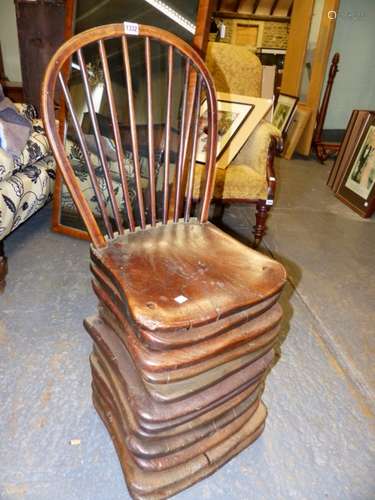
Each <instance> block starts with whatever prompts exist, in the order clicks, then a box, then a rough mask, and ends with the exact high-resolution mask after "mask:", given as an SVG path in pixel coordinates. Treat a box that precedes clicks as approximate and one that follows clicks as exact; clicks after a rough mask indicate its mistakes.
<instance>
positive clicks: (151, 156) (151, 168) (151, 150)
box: [145, 36, 156, 226]
mask: <svg viewBox="0 0 375 500" xmlns="http://www.w3.org/2000/svg"><path fill="white" fill-rule="evenodd" d="M145 58H146V80H147V133H148V173H149V191H150V205H151V226H155V224H156V184H155V145H154V123H153V115H152V76H151V44H150V38H149V37H148V36H146V37H145Z"/></svg>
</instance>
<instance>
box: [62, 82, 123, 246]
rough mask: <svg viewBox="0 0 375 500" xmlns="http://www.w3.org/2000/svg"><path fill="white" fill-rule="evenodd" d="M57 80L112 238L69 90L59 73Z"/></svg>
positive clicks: (110, 227) (103, 202)
mask: <svg viewBox="0 0 375 500" xmlns="http://www.w3.org/2000/svg"><path fill="white" fill-rule="evenodd" d="M58 78H59V81H60V85H61V88H62V90H63V94H64V97H65V101H66V104H67V106H68V110H69V113H70V116H71V117H72V121H73V126H74V129H75V131H76V134H77V137H78V140H79V144H80V146H81V151H82V154H83V157H84V159H85V162H86V165H87V169H88V172H89V176H90V179H91V182H92V186H93V189H94V192H95V196H96V199H97V201H98V205H99V208H100V212H101V214H102V217H103V222H104V225H105V228H106V230H107V231H108V235H109V236H110V237H111V238H113V229H112V224H111V221H110V219H109V214H108V210H107V207H106V204H105V201H104V197H103V193H102V190H101V189H100V186H99V183H98V179H97V178H96V174H95V168H94V166H93V164H92V162H91V159H90V153H89V150H88V147H87V144H86V141H85V137H84V134H83V131H82V128H81V125H80V123H79V121H78V117H77V115H76V112H75V110H74V106H73V101H72V96H71V95H70V92H69V90H68V88H67V86H66V83H65V81H64V77H63V75H62V74H61V73H59V75H58Z"/></svg>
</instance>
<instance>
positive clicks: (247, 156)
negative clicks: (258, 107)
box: [232, 120, 282, 207]
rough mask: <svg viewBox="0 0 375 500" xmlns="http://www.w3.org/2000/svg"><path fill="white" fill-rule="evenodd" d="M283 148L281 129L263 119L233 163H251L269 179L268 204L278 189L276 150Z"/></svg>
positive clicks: (251, 165) (256, 170)
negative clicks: (275, 167)
mask: <svg viewBox="0 0 375 500" xmlns="http://www.w3.org/2000/svg"><path fill="white" fill-rule="evenodd" d="M281 150H282V137H281V134H280V131H279V130H278V129H277V128H276V127H275V126H274V125H272V123H270V122H267V121H265V120H262V121H261V122H260V123H259V125H258V126H257V128H256V129H255V130H254V132H253V133H252V134H251V136H250V137H249V139H248V140H247V141H246V142H245V144H244V146H243V147H242V149H241V150H240V152H239V153H238V155H237V156H236V158H235V159H234V160H233V162H232V164H234V165H240V164H245V165H249V166H250V167H251V168H252V169H253V170H254V171H255V172H257V173H258V174H259V175H261V176H264V177H265V178H266V181H267V198H266V205H267V206H269V207H270V206H272V205H273V199H274V194H275V189H276V176H275V171H274V167H273V162H274V158H275V155H276V152H278V151H281Z"/></svg>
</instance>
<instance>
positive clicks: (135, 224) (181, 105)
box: [41, 23, 217, 248]
mask: <svg viewBox="0 0 375 500" xmlns="http://www.w3.org/2000/svg"><path fill="white" fill-rule="evenodd" d="M115 43H117V45H114V44H115ZM130 49H131V50H130ZM132 54H133V56H134V55H135V58H134V57H133V59H132ZM163 58H164V63H163V64H164V66H163V64H162V65H161V66H163V67H164V69H165V71H164V74H165V75H166V78H165V81H164V83H165V88H164V89H163V90H162V92H161V94H159V92H155V87H157V86H156V85H155V78H156V79H157V80H158V81H160V80H161V79H160V73H161V72H160V64H159V66H158V64H157V61H160V60H161V59H163ZM113 61H116V64H115V66H116V67H115V69H114V70H113V68H111V64H112V62H113ZM120 66H121V67H120ZM140 66H142V67H140ZM71 67H73V68H76V70H75V71H74V70H71V69H70V68H71ZM67 68H69V70H67ZM77 70H78V71H77ZM178 70H180V71H181V73H182V78H181V79H180V80H182V84H178V83H179V82H180V80H179V82H177V81H175V80H176V71H178ZM134 71H135V72H136V74H137V81H136V82H134ZM155 72H156V76H155ZM69 74H70V75H71V78H72V79H73V80H74V88H76V87H77V83H78V80H80V82H79V83H80V84H81V85H82V88H83V94H84V97H85V102H86V109H87V113H86V124H85V129H86V130H84V127H83V120H82V119H81V117H80V110H79V109H77V105H76V103H77V99H75V98H74V96H72V93H71V91H70V87H69V84H68V81H67V80H68V78H67V75H69ZM97 75H101V82H102V88H103V89H104V92H103V94H104V98H105V100H106V102H107V110H108V115H109V116H108V120H107V123H106V126H107V128H109V129H110V131H111V135H112V137H113V143H114V146H115V148H114V149H115V157H116V161H117V165H118V172H117V173H118V178H119V181H118V186H120V188H119V187H118V188H116V185H115V184H114V180H113V168H112V167H111V164H110V162H109V160H108V155H107V151H106V149H107V142H106V139H107V138H106V137H105V135H106V133H105V132H104V131H103V120H102V119H101V108H100V106H99V112H98V105H97V103H96V99H97V97H96V96H95V92H96V90H95V88H93V82H92V81H93V79H94V80H95V78H98V77H97ZM99 80H100V78H99ZM119 81H120V82H121V81H122V82H123V85H122V88H121V89H120V90H119ZM159 84H160V82H159ZM142 85H143V88H144V90H145V93H146V97H145V108H146V109H144V113H143V116H141V119H140V121H141V123H139V118H140V113H139V110H137V103H139V100H140V97H139V90H140V89H141V87H142ZM119 93H120V96H121V98H120V99H119V98H118V95H119ZM60 94H61V99H62V102H61V105H63V106H65V107H66V111H67V117H68V122H69V123H70V124H71V126H70V133H71V135H72V136H74V137H75V138H76V144H77V145H78V147H79V149H80V152H81V153H80V154H82V156H83V158H84V162H85V164H86V165H87V170H88V174H89V177H90V180H91V182H92V187H93V190H94V195H95V201H96V203H97V205H98V207H99V209H100V216H101V221H102V223H101V224H99V222H98V217H97V214H93V211H92V206H91V204H90V200H88V199H87V197H85V195H84V193H83V192H82V189H81V188H80V183H79V175H77V172H75V171H74V168H73V166H72V163H71V161H70V159H69V158H68V155H67V153H66V148H65V146H64V138H63V137H61V134H59V129H58V124H57V123H56V119H57V118H58V116H57V111H56V106H55V104H56V102H57V100H58V99H59V98H60ZM75 94H76V93H75ZM177 94H180V95H177ZM161 95H165V106H164V107H165V115H164V117H162V118H161V119H160V117H158V119H157V120H156V119H155V118H154V112H155V108H156V105H158V104H159V103H160V102H159V101H160V100H161ZM204 96H205V99H206V109H207V117H205V119H204V134H207V135H205V136H204V141H206V146H205V147H206V181H205V188H204V194H203V197H202V201H201V205H200V213H199V216H198V220H199V222H206V221H207V218H208V209H209V203H210V199H211V196H212V191H213V183H214V169H215V157H216V147H217V137H216V136H217V110H216V99H215V90H214V84H213V81H212V78H211V76H210V74H209V72H208V70H207V68H206V66H205V63H204V62H203V60H202V59H201V58H200V56H199V55H198V54H197V52H196V51H195V50H194V49H193V48H192V47H191V46H190V45H188V44H187V43H185V42H184V41H183V40H181V39H179V38H177V37H176V36H174V35H173V34H171V33H169V32H166V31H164V30H162V29H158V28H155V27H151V26H144V25H135V24H132V23H123V24H110V25H106V26H99V27H96V28H93V29H90V30H88V31H85V32H83V33H80V34H78V35H76V36H74V37H73V38H71V39H70V40H68V41H67V42H65V43H64V44H63V45H62V46H61V47H60V49H59V50H58V51H57V52H56V53H55V55H54V56H53V57H52V59H51V61H50V63H49V65H48V68H47V70H46V73H45V78H44V81H43V85H42V95H41V104H42V115H43V120H44V124H45V129H46V133H47V136H48V138H49V140H50V143H51V147H52V150H53V153H54V155H55V157H56V160H57V163H58V165H59V167H60V168H61V171H62V173H63V177H64V180H65V182H66V184H67V187H68V189H69V191H70V193H71V196H72V198H73V200H74V203H75V205H76V207H77V208H78V211H79V213H80V215H81V217H82V218H83V221H84V223H85V225H86V227H87V230H88V232H89V235H90V238H91V240H92V243H93V245H94V247H97V248H100V247H103V246H105V245H106V240H107V239H110V240H111V239H113V238H114V237H115V236H116V234H120V235H121V234H123V233H124V231H125V230H126V229H128V230H129V231H131V232H133V231H135V230H136V229H137V228H140V229H145V228H146V227H147V226H148V225H150V226H155V225H156V224H157V223H158V222H161V223H162V224H166V223H167V222H168V220H169V219H173V221H174V222H177V221H178V220H179V218H180V216H182V215H183V217H184V220H185V222H188V221H189V218H190V213H191V208H192V190H193V184H194V166H195V156H196V151H197V148H198V147H199V144H198V142H199V139H198V135H199V125H201V123H202V119H199V115H200V112H201V106H202V103H203V102H204ZM176 103H177V108H178V109H177V110H176ZM102 107H103V106H102ZM138 107H139V106H138ZM125 108H126V109H125ZM177 111H178V124H177V125H176V124H175V123H174V122H175V120H174V116H175V115H176V112H177ZM141 115H142V114H141ZM159 115H160V113H159ZM119 116H126V117H127V118H126V122H125V124H124V123H121V122H120V120H119ZM87 119H88V121H89V122H90V123H89V125H87ZM156 121H157V122H158V123H156ZM142 127H143V131H144V133H143V135H142V137H140V133H141V131H142ZM160 128H162V134H161V136H162V139H161V141H160V140H159V139H158V138H156V137H155V133H156V130H157V129H158V130H159V131H160ZM87 130H91V131H92V132H93V135H92V136H91V138H93V136H94V140H93V141H91V142H89V141H88V135H87V133H85V131H87ZM159 136H160V134H159ZM176 136H177V137H176ZM142 141H143V143H142ZM92 142H93V143H94V151H95V153H96V158H97V159H98V163H99V168H98V164H97V163H95V162H93V159H92V151H93V145H92ZM157 142H158V143H157ZM141 143H142V144H141ZM159 143H162V144H159ZM172 143H173V144H174V146H173V145H172ZM156 149H158V151H159V158H161V161H158V162H157V161H156V156H157V154H156ZM141 150H142V151H141ZM145 150H146V151H147V153H146V154H145V153H144V151H145ZM160 151H161V153H160ZM189 151H190V153H189ZM141 155H143V156H146V160H147V165H148V172H147V174H146V177H147V179H148V182H147V187H146V188H145V185H144V182H143V181H144V179H143V178H142V177H144V176H145V174H144V172H142V165H141ZM129 158H131V162H130V163H131V171H130V170H129V167H128V164H129V161H126V160H129ZM157 163H158V165H157ZM160 163H161V169H160V172H159V170H158V171H156V170H157V169H156V167H158V168H159V167H160ZM172 163H173V166H172ZM125 165H127V168H125ZM172 167H173V171H172V174H171V168H172ZM98 173H99V174H100V177H98ZM157 174H158V177H159V178H157ZM129 175H130V176H131V178H132V179H133V180H134V194H135V196H133V197H132V195H131V191H130V187H129ZM160 175H161V177H162V178H161V179H160ZM171 175H172V177H174V182H171ZM159 181H160V182H159ZM172 184H173V189H172ZM157 185H158V186H159V188H160V189H159V190H158V191H159V193H158V192H157ZM119 189H121V191H122V198H123V199H122V200H121V202H119V197H118V190H119ZM160 193H161V196H160V195H159V194H160ZM158 202H160V203H159V205H158Z"/></svg>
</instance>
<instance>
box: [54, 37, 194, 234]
mask: <svg viewBox="0 0 375 500" xmlns="http://www.w3.org/2000/svg"><path fill="white" fill-rule="evenodd" d="M126 40H127V42H124V40H123V39H121V38H117V39H111V40H107V41H106V42H104V43H103V45H102V46H100V45H99V44H97V43H93V44H90V45H88V46H87V47H85V48H84V49H82V51H81V56H79V55H78V58H74V59H73V61H72V71H71V75H70V78H69V82H68V84H67V86H66V87H67V89H68V90H67V91H65V96H66V102H67V109H68V110H69V113H68V114H67V126H66V133H65V150H66V152H67V156H68V159H69V161H70V163H71V165H72V167H73V170H74V172H75V174H76V176H77V178H78V179H79V182H80V185H81V186H80V187H81V190H82V192H83V193H84V195H85V197H86V200H87V201H88V203H89V206H90V208H91V210H92V212H93V213H94V215H95V217H96V218H97V221H98V223H99V225H100V226H101V228H102V229H103V232H107V233H110V231H109V230H108V224H109V225H110V227H111V228H112V230H116V217H120V219H121V220H124V221H125V227H128V228H129V227H131V224H132V221H131V220H130V219H129V207H127V206H126V202H127V200H128V203H129V206H130V211H131V212H132V214H133V216H132V217H134V223H135V225H143V223H144V222H145V223H146V224H149V223H151V220H152V214H151V212H150V210H151V207H152V200H151V194H150V193H152V192H153V191H154V190H153V189H151V188H152V186H151V184H150V183H154V185H155V187H156V204H157V218H158V219H159V220H161V219H162V217H163V210H164V209H165V204H164V200H163V199H162V191H163V186H164V185H165V183H167V184H168V185H169V192H170V193H171V192H172V188H171V185H172V182H173V178H174V172H175V166H176V160H177V156H178V155H179V154H180V150H181V143H180V142H179V136H180V132H181V129H182V127H183V125H182V123H183V120H182V119H181V117H182V115H183V114H185V116H186V109H185V111H183V110H182V106H183V103H185V100H184V93H185V92H186V91H187V90H186V89H187V87H188V81H189V73H188V72H187V66H186V61H185V58H183V57H182V56H181V55H180V53H179V52H177V51H176V50H174V51H173V52H171V51H170V49H168V46H167V45H161V44H159V43H157V42H153V41H152V40H151V41H150V42H149V45H148V42H147V39H145V38H132V37H127V38H126ZM124 44H125V45H124ZM147 54H149V57H147ZM172 57H173V58H172ZM127 65H128V66H127ZM147 65H148V67H149V75H150V76H149V78H147ZM106 75H107V81H105V80H106ZM169 75H172V76H171V78H172V80H170V79H169ZM168 92H170V100H169V99H168V95H169V94H168ZM149 95H151V100H150V99H149V97H148V96H149ZM168 102H170V105H169V108H170V109H169V113H168ZM149 106H151V107H149ZM133 107H134V122H133V123H134V125H135V129H134V130H135V134H132V130H131V128H132V109H133ZM73 110H74V111H73ZM150 110H151V113H150ZM113 113H115V115H116V120H115V124H114V120H113V116H114V115H113ZM150 115H152V117H151V119H150ZM167 120H169V127H168V126H166V125H167ZM150 122H151V123H152V129H153V134H152V135H153V145H151V146H150V140H149V128H148V127H149V123H150ZM117 123H118V130H119V138H120V141H121V149H122V151H123V155H122V154H121V155H120V156H119V154H118V151H117V148H116V143H115V139H116V126H117V125H116V124H117ZM168 131H169V134H170V140H169V141H168V138H167V137H166V134H167V132H168ZM134 137H136V142H137V144H135V143H134ZM166 144H169V154H166ZM167 164H168V165H169V168H167ZM138 169H139V174H140V176H139V185H138V184H137V172H138ZM90 170H92V172H90ZM92 173H94V174H95V178H96V179H97V180H95V181H94V182H93V179H92ZM122 176H124V177H125V178H126V179H125V181H124V180H123V178H122ZM152 176H153V177H154V179H153V178H152ZM166 176H167V177H166ZM95 183H97V184H96V185H95ZM124 184H126V187H124ZM125 190H126V193H125ZM139 190H140V191H139ZM114 200H115V202H116V203H113V201H114ZM103 204H104V207H105V210H104V212H105V211H106V212H108V220H105V217H104V218H102V213H103ZM115 205H119V208H120V210H119V213H118V214H116V208H115ZM143 206H144V210H143ZM143 211H144V213H145V221H142V213H143ZM61 223H62V224H63V225H66V226H70V227H73V228H76V229H81V230H83V229H84V226H83V222H82V221H81V219H80V217H79V215H78V213H77V211H76V209H75V206H74V204H73V202H72V199H71V197H70V195H69V193H68V191H67V189H66V187H65V185H63V189H62V196H61Z"/></svg>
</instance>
